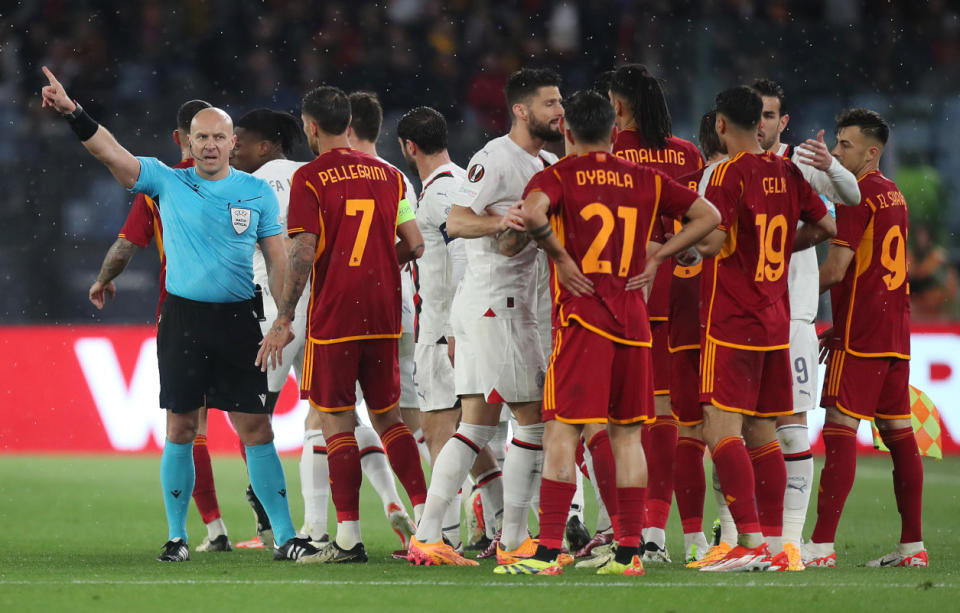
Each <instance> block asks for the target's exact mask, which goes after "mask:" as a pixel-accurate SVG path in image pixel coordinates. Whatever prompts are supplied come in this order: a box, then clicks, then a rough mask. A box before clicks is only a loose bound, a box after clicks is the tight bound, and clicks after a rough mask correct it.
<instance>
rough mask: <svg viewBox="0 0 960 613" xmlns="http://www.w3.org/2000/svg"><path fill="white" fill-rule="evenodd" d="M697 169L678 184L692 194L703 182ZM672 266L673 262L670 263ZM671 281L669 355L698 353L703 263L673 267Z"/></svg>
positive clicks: (675, 228) (675, 223)
mask: <svg viewBox="0 0 960 613" xmlns="http://www.w3.org/2000/svg"><path fill="white" fill-rule="evenodd" d="M703 170H704V169H702V168H701V169H700V170H697V171H696V172H693V173H691V174H688V175H684V176H683V177H681V178H680V179H678V182H679V183H681V184H682V185H686V186H687V187H688V188H690V189H692V190H693V191H698V188H699V187H700V179H702V178H703ZM671 223H672V224H673V233H674V234H676V233H677V232H679V231H680V229H681V227H682V226H681V225H680V222H679V221H677V220H672V222H671ZM674 262H675V260H674ZM666 265H667V264H664V266H666ZM668 270H672V272H673V278H672V279H670V310H669V313H670V339H669V345H668V346H669V348H670V352H671V353H674V352H677V351H684V350H687V349H700V272H701V271H702V270H703V261H700V262H698V263H697V264H695V265H693V266H681V265H680V264H676V263H674V265H672V266H669V267H668Z"/></svg>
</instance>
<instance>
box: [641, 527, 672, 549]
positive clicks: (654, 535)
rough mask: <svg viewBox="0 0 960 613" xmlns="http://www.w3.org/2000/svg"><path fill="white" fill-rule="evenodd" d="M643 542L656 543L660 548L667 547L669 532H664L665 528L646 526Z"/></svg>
mask: <svg viewBox="0 0 960 613" xmlns="http://www.w3.org/2000/svg"><path fill="white" fill-rule="evenodd" d="M643 542H644V543H654V544H656V545H657V547H659V548H660V549H666V548H667V534H666V532H664V530H663V528H644V529H643Z"/></svg>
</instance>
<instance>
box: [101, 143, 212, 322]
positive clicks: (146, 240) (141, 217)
mask: <svg viewBox="0 0 960 613" xmlns="http://www.w3.org/2000/svg"><path fill="white" fill-rule="evenodd" d="M191 166H193V158H190V159H189V160H184V161H182V162H180V163H179V164H176V165H175V166H173V168H190V167H191ZM158 205H159V202H158V201H155V200H154V199H153V198H151V197H150V196H147V195H146V194H137V197H136V198H134V199H133V204H132V205H130V212H129V213H127V220H126V221H124V222H123V227H122V228H120V233H119V234H118V235H117V236H119V237H120V238H125V239H127V240H128V241H130V242H131V243H133V244H134V245H136V246H137V247H140V248H141V249H144V248H146V246H147V245H149V244H150V240H151V239H156V242H157V251H158V252H159V253H160V299H159V300H158V301H157V319H158V320H159V319H160V309H162V308H163V301H164V300H166V298H167V254H166V253H164V251H163V224H162V223H161V222H160V208H159V206H158Z"/></svg>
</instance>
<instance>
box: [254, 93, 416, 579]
mask: <svg viewBox="0 0 960 613" xmlns="http://www.w3.org/2000/svg"><path fill="white" fill-rule="evenodd" d="M302 115H303V124H304V131H305V132H306V134H307V140H308V141H309V143H310V148H311V150H313V152H314V153H315V154H317V158H316V159H315V160H314V161H312V162H309V163H308V164H307V165H305V166H303V167H301V168H300V170H298V171H297V172H296V173H295V174H294V177H293V183H292V185H291V188H290V215H289V222H288V223H289V228H288V233H289V234H290V236H291V237H292V238H293V245H292V246H291V248H290V253H289V256H288V259H289V262H290V268H289V269H288V274H287V276H286V278H285V280H284V285H283V291H282V294H281V295H280V300H279V301H278V303H277V311H278V316H277V319H276V321H275V322H274V324H273V325H272V326H271V329H270V332H269V334H267V336H266V337H265V338H264V340H263V344H262V346H261V351H260V353H259V354H258V356H257V362H258V364H261V365H262V368H264V369H266V367H267V365H268V363H271V362H275V361H276V360H277V358H278V357H279V355H280V353H281V351H282V349H283V347H284V345H286V344H287V343H288V342H290V340H291V337H292V334H291V332H290V326H291V323H292V322H291V320H292V318H293V315H294V312H295V307H296V302H297V300H298V299H299V297H300V294H301V293H302V292H303V288H304V286H305V285H306V283H307V280H308V279H309V280H310V282H311V297H310V312H309V321H308V324H307V329H308V331H309V337H308V347H307V350H306V352H305V353H306V355H305V358H304V376H303V380H302V381H301V395H302V396H304V397H307V398H309V400H310V405H311V407H312V409H315V410H316V411H317V412H318V413H320V414H321V415H320V422H321V427H322V430H323V436H324V439H325V440H326V448H327V461H328V464H329V467H330V490H331V495H332V498H333V503H334V506H335V507H336V509H337V536H336V540H335V541H332V542H330V543H329V544H328V545H327V546H326V547H324V549H323V550H322V551H321V552H320V555H319V556H317V557H316V558H314V559H310V560H307V561H311V562H313V561H319V562H326V563H352V562H366V561H367V554H366V550H365V548H364V546H363V542H362V539H361V535H360V523H359V519H360V484H361V461H360V449H359V446H358V443H357V438H356V436H355V434H354V428H355V426H356V419H357V418H356V415H355V412H354V408H355V405H356V400H357V396H356V384H357V382H359V383H360V387H361V389H362V391H363V396H364V400H365V401H366V404H367V408H368V411H369V413H370V420H371V422H372V424H373V427H374V428H375V429H376V430H377V433H378V434H379V435H380V438H381V440H382V441H383V442H384V446H385V448H386V453H387V458H388V459H389V460H390V464H391V466H392V467H393V469H394V472H396V474H397V476H398V477H399V479H400V482H401V483H402V484H403V486H404V488H405V489H406V491H407V494H408V495H409V496H410V499H411V502H413V504H414V505H417V504H418V503H422V499H423V498H425V497H426V484H425V479H424V477H423V470H422V468H421V466H420V457H419V452H418V451H417V443H416V440H414V438H413V435H412V434H411V433H410V430H409V429H408V428H407V427H406V425H404V423H403V421H402V420H401V419H400V415H399V411H397V410H396V408H397V403H398V401H399V399H400V373H399V367H398V364H397V344H398V340H399V338H400V334H401V325H400V311H401V309H400V299H401V290H400V263H402V262H407V261H410V260H411V259H414V258H416V257H418V256H419V255H421V254H422V253H423V239H422V237H421V236H420V231H419V229H417V226H416V221H415V220H414V217H413V211H412V209H411V208H410V206H409V203H408V201H407V198H406V187H405V186H404V183H403V178H402V177H401V176H400V173H399V172H397V171H396V170H394V169H393V168H392V167H390V166H389V165H387V164H384V163H383V162H380V161H379V160H377V159H376V158H374V157H371V156H369V155H366V154H364V153H361V152H359V151H356V150H354V149H351V148H350V147H349V141H348V139H347V128H348V126H349V124H350V102H349V100H348V98H347V96H346V94H344V93H343V92H342V91H341V90H339V89H337V88H335V87H330V86H321V87H318V88H316V89H314V90H312V91H310V92H308V93H307V94H306V96H304V99H303V111H302ZM397 237H399V238H400V242H399V243H396V238H397Z"/></svg>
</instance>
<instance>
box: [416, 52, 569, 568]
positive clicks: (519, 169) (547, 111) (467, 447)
mask: <svg viewBox="0 0 960 613" xmlns="http://www.w3.org/2000/svg"><path fill="white" fill-rule="evenodd" d="M559 86H560V79H559V77H558V76H557V75H556V74H555V73H553V72H551V71H549V70H532V69H522V70H519V71H517V72H515V73H514V74H512V75H511V76H510V78H509V79H508V80H507V85H506V88H505V94H506V101H507V106H508V108H509V110H510V112H511V119H512V125H511V128H510V132H509V134H507V135H505V136H501V137H499V138H495V139H493V140H492V141H490V142H489V143H487V145H486V146H485V147H484V148H483V149H482V150H480V151H479V152H478V153H476V154H475V155H474V156H473V158H472V159H471V160H470V164H469V166H468V170H467V180H466V181H465V182H464V183H463V186H462V188H461V190H460V193H459V194H458V196H457V201H456V204H455V205H454V206H453V207H452V209H451V211H450V214H449V216H448V218H447V233H448V234H449V235H450V236H459V237H463V238H467V239H470V240H467V241H466V252H467V269H466V273H465V275H464V278H463V282H462V283H461V285H460V289H459V291H458V293H457V295H456V297H455V298H454V302H453V307H452V310H453V312H452V320H453V332H454V337H455V338H456V345H455V365H456V368H455V380H456V393H457V395H458V396H460V398H461V402H462V412H461V421H460V426H459V428H458V429H457V432H456V434H455V435H454V437H453V438H451V439H450V440H449V441H448V442H447V443H446V444H445V445H444V447H443V449H442V450H441V452H440V455H439V456H438V457H437V461H436V464H435V466H434V471H433V477H432V479H431V482H430V489H429V491H428V494H427V502H426V505H425V508H424V513H423V516H422V518H421V521H420V524H419V526H418V527H417V533H416V536H415V537H414V539H413V540H412V541H411V544H410V551H409V557H408V559H409V560H410V561H411V563H414V564H425V565H431V564H456V565H476V562H474V561H473V560H467V559H466V558H464V557H462V556H460V555H459V554H457V553H456V552H455V551H454V550H453V549H452V548H451V547H449V546H448V545H445V544H444V543H443V542H442V540H441V528H442V519H443V514H444V512H445V511H446V509H447V505H448V504H449V503H450V501H451V500H452V499H453V497H454V496H455V495H456V493H457V491H458V490H459V489H460V486H461V484H462V483H463V480H464V478H465V477H466V475H467V472H468V471H469V469H470V467H471V466H472V465H473V463H474V461H475V459H476V457H477V453H478V452H479V451H480V450H481V449H483V447H485V446H486V445H487V443H488V442H490V440H491V439H492V438H493V436H494V434H495V433H496V430H497V424H498V423H499V418H500V406H501V404H502V403H504V402H505V403H506V404H507V406H509V408H510V409H511V411H512V412H513V414H514V416H515V417H516V420H517V424H518V425H517V429H516V432H515V435H514V438H513V441H512V443H511V445H510V449H509V450H508V452H507V456H506V459H505V461H504V466H503V489H504V513H503V528H502V534H501V539H500V543H499V545H498V546H497V559H498V562H499V563H502V564H508V563H511V562H515V561H517V560H518V559H521V558H525V557H530V556H532V555H533V553H534V552H535V551H536V543H535V542H534V541H533V540H532V539H530V538H529V536H528V532H527V514H528V512H529V505H530V502H531V498H532V496H533V492H534V489H535V487H536V481H537V478H538V476H539V471H540V467H541V463H542V460H543V447H542V442H543V424H542V422H541V415H540V401H541V399H542V397H543V379H544V375H545V374H546V360H545V356H544V355H543V348H542V345H541V339H540V331H539V329H538V318H537V308H538V291H537V290H538V287H537V286H538V283H537V281H538V262H537V247H536V245H535V244H527V245H525V247H524V248H523V250H522V251H521V252H520V253H519V254H518V255H516V256H514V257H507V256H504V255H501V254H500V245H501V243H503V242H512V241H520V242H523V241H528V239H527V237H526V236H525V235H524V234H522V233H517V232H514V231H506V225H505V224H504V218H503V215H504V214H506V213H507V211H508V210H509V209H510V207H511V206H513V205H514V204H515V203H516V202H517V201H518V200H519V199H520V197H521V196H522V195H523V190H524V188H525V187H526V184H527V182H528V181H529V180H530V178H531V177H532V176H533V175H534V174H536V173H537V172H540V171H541V170H543V169H544V168H545V167H546V166H548V165H550V164H552V163H554V162H555V161H556V156H553V155H551V154H549V153H547V152H543V151H541V149H542V147H543V145H544V143H545V142H547V141H558V140H560V138H562V135H561V133H560V132H559V128H560V119H561V117H562V116H563V105H562V104H561V97H560V88H559Z"/></svg>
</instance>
